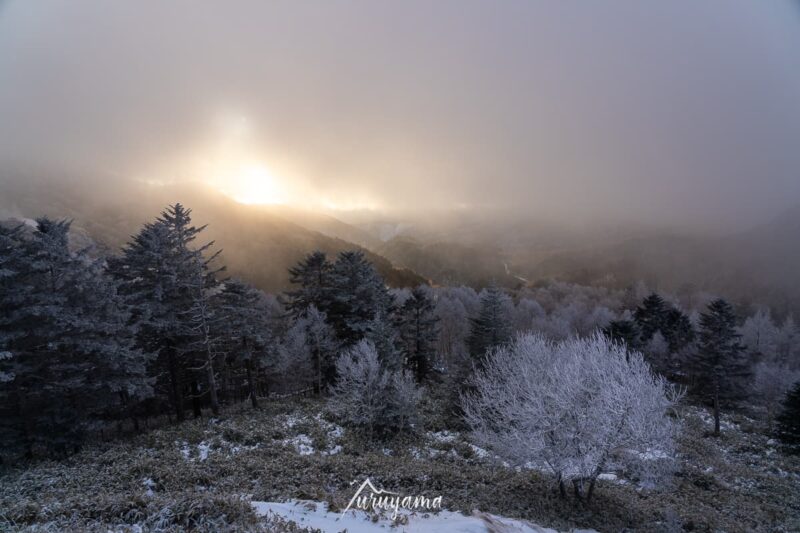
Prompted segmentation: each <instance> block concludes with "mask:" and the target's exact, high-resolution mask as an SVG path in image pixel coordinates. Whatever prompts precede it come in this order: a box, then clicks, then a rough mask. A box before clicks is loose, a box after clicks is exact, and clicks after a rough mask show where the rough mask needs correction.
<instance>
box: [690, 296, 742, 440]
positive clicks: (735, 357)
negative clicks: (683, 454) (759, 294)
mask: <svg viewBox="0 0 800 533" xmlns="http://www.w3.org/2000/svg"><path fill="white" fill-rule="evenodd" d="M739 338H740V336H739V333H737V331H736V316H735V315H734V313H733V308H732V307H731V305H730V304H729V303H728V302H726V301H725V300H723V299H721V298H720V299H717V300H714V301H713V302H711V303H710V304H709V305H708V308H707V310H706V312H705V313H703V314H702V315H701V316H700V333H699V346H698V351H697V355H696V358H695V361H694V363H695V364H694V367H695V373H696V377H697V378H698V380H699V383H698V385H699V388H700V390H701V391H702V392H703V393H704V394H706V395H707V396H709V397H710V399H711V401H712V403H713V406H714V435H719V416H720V403H722V402H724V401H729V400H733V399H736V398H739V397H741V394H742V391H743V387H744V385H745V381H744V380H745V378H746V377H747V376H748V373H749V372H748V368H747V364H746V362H745V361H744V358H743V356H742V355H743V349H742V345H741V344H739Z"/></svg>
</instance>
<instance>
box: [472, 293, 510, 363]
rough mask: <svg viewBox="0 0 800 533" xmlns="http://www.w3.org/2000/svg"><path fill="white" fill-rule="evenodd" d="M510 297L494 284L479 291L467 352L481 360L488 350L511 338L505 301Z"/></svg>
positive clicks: (503, 343)
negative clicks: (478, 306) (478, 304)
mask: <svg viewBox="0 0 800 533" xmlns="http://www.w3.org/2000/svg"><path fill="white" fill-rule="evenodd" d="M509 301H510V298H509V297H508V296H507V295H506V294H505V293H504V292H503V291H502V290H501V289H500V288H499V287H497V286H496V285H491V286H489V287H488V288H487V289H485V290H484V291H482V293H481V300H480V310H479V311H478V315H477V316H476V317H475V318H474V319H472V320H471V328H470V335H469V341H468V345H469V352H470V355H471V356H472V357H473V358H474V359H475V360H476V361H481V360H482V359H483V358H484V356H485V355H486V353H487V352H488V351H489V350H492V349H494V348H497V347H498V346H503V345H505V344H506V343H507V342H508V341H509V340H510V339H511V323H510V317H509V315H508V312H507V311H508V306H507V303H508V302H509Z"/></svg>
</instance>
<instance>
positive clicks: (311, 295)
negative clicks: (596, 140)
mask: <svg viewBox="0 0 800 533" xmlns="http://www.w3.org/2000/svg"><path fill="white" fill-rule="evenodd" d="M332 270H333V265H332V264H331V262H330V261H328V258H327V257H326V256H325V254H324V253H323V252H321V251H319V250H317V251H315V252H313V253H311V254H309V255H308V256H306V257H305V258H304V259H303V260H302V261H300V262H299V263H298V264H297V265H296V266H294V267H292V268H290V269H289V281H291V282H292V283H293V284H295V285H299V286H300V287H299V288H298V289H296V290H294V291H289V292H287V293H286V295H287V306H286V307H287V308H288V310H289V312H290V313H291V315H292V316H293V317H295V318H296V317H298V316H300V315H301V314H303V313H304V312H305V310H306V309H308V308H309V307H310V306H312V305H313V306H314V307H316V308H317V310H319V311H322V312H327V311H328V310H329V309H330V306H331V300H330V298H331V282H332V279H331V274H332Z"/></svg>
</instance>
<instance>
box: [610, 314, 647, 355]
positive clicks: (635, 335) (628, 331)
mask: <svg viewBox="0 0 800 533" xmlns="http://www.w3.org/2000/svg"><path fill="white" fill-rule="evenodd" d="M603 333H604V334H605V335H606V337H608V338H609V339H611V340H612V341H614V342H619V343H622V344H624V345H625V346H626V347H627V348H628V350H630V351H637V352H638V351H641V349H642V347H641V344H640V339H641V332H640V331H639V325H638V324H637V323H636V321H634V320H612V321H611V322H610V323H609V324H608V326H606V327H605V328H603Z"/></svg>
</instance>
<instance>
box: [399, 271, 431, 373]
mask: <svg viewBox="0 0 800 533" xmlns="http://www.w3.org/2000/svg"><path fill="white" fill-rule="evenodd" d="M399 315H400V338H401V339H402V344H403V350H404V352H405V359H406V364H407V366H408V368H409V369H410V370H411V371H412V372H413V373H414V377H415V378H416V379H417V382H418V383H422V382H423V381H425V380H426V379H427V377H428V374H429V372H430V369H431V366H432V364H433V358H434V355H435V353H436V342H437V340H438V337H439V331H438V327H437V326H438V323H439V317H438V316H436V309H435V307H434V305H433V300H432V299H431V297H430V296H429V295H428V290H426V288H425V287H423V286H419V287H416V288H414V290H412V291H411V296H410V297H409V298H408V299H407V300H406V301H405V302H404V303H403V305H402V306H401V308H400V311H399Z"/></svg>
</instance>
